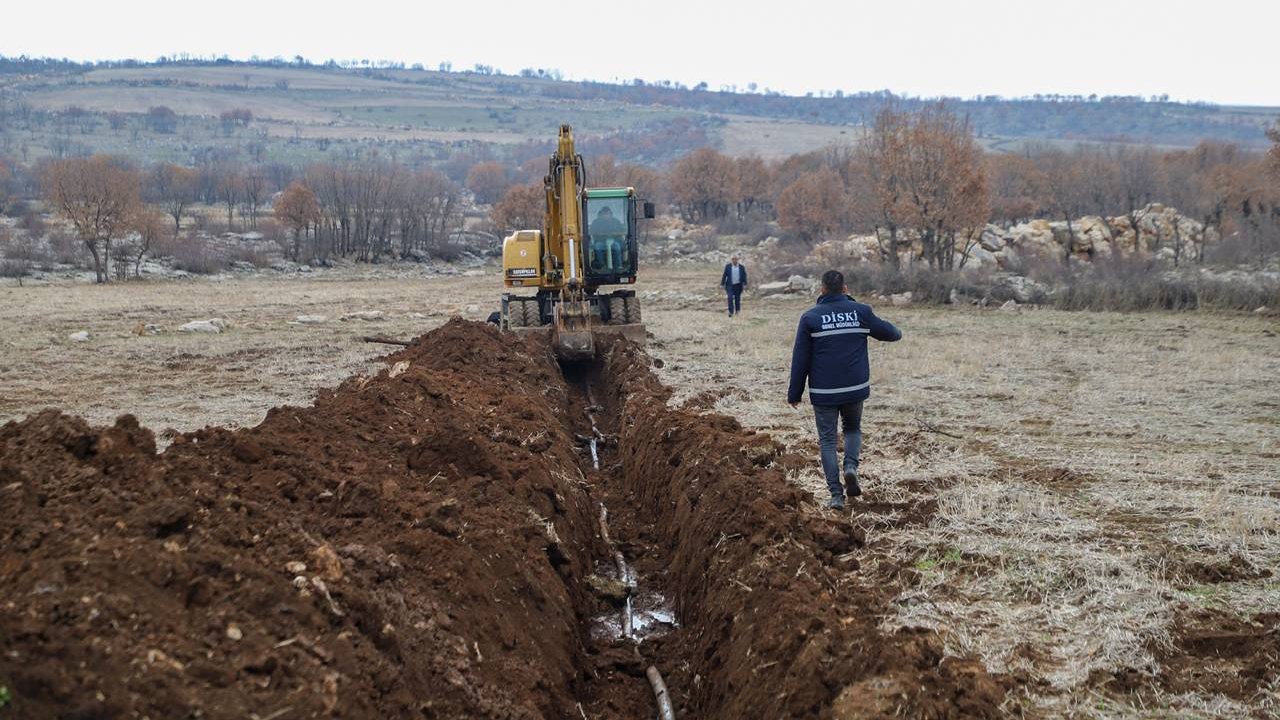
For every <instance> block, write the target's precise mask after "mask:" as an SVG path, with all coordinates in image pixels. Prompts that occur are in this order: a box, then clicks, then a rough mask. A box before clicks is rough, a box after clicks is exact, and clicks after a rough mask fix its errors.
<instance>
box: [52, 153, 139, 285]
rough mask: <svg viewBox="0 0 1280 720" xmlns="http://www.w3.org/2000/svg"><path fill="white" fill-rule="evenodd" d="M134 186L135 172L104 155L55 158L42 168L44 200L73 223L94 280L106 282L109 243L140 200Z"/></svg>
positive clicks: (136, 181)
mask: <svg viewBox="0 0 1280 720" xmlns="http://www.w3.org/2000/svg"><path fill="white" fill-rule="evenodd" d="M140 185H141V183H140V181H139V178H138V173H137V171H136V170H134V169H133V168H132V167H131V166H129V165H128V164H126V163H124V162H123V161H121V160H119V159H116V158H112V157H108V156H105V155H94V156H93V157H90V158H72V159H68V160H59V161H56V162H53V163H51V164H50V165H49V166H48V167H47V168H46V169H45V175H44V195H45V199H46V200H47V201H48V202H49V204H50V205H51V206H52V207H54V208H56V209H57V211H58V213H59V214H60V215H62V216H63V217H64V218H66V219H67V220H68V221H69V222H70V223H71V224H72V225H73V226H74V227H75V229H76V234H77V235H78V236H79V238H80V240H81V241H82V242H83V243H84V245H85V248H86V249H88V251H89V254H90V255H92V256H93V269H94V275H95V277H96V279H97V281H98V282H100V283H103V282H106V281H107V269H108V268H109V267H110V262H111V243H112V241H113V240H114V239H116V238H118V237H120V236H121V235H123V234H124V233H125V232H127V231H128V230H129V229H130V223H132V222H133V221H134V219H135V217H136V215H137V213H138V210H139V207H140V206H141V204H142V196H141V189H140Z"/></svg>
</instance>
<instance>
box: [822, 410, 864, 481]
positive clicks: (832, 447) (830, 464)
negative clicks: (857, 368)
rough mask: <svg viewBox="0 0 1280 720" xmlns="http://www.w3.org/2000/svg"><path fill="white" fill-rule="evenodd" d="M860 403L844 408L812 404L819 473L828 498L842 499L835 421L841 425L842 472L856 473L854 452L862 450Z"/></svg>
mask: <svg viewBox="0 0 1280 720" xmlns="http://www.w3.org/2000/svg"><path fill="white" fill-rule="evenodd" d="M862 403H863V401H862V400H855V401H854V402H850V403H845V404H844V405H814V406H813V416H814V418H815V419H817V421H818V450H819V452H820V454H821V455H822V474H823V475H825V476H826V478H827V489H828V490H830V491H831V496H832V497H843V496H844V485H842V484H841V483H840V463H839V461H838V458H837V457H836V440H837V438H838V434H837V428H836V419H837V418H839V419H840V421H841V424H842V425H843V426H844V427H843V429H844V470H845V471H846V472H848V471H850V470H852V471H853V472H857V471H858V453H859V452H861V451H862Z"/></svg>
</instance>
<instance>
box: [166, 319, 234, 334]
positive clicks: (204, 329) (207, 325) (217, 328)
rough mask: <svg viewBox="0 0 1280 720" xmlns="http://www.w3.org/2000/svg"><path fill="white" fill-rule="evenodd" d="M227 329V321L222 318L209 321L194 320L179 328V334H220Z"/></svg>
mask: <svg viewBox="0 0 1280 720" xmlns="http://www.w3.org/2000/svg"><path fill="white" fill-rule="evenodd" d="M226 328H227V321H226V320H223V319H222V318H210V319H208V320H192V321H191V322H189V323H187V324H185V325H182V326H180V327H179V328H178V332H187V333H220V332H222V331H223V330H225V329H226Z"/></svg>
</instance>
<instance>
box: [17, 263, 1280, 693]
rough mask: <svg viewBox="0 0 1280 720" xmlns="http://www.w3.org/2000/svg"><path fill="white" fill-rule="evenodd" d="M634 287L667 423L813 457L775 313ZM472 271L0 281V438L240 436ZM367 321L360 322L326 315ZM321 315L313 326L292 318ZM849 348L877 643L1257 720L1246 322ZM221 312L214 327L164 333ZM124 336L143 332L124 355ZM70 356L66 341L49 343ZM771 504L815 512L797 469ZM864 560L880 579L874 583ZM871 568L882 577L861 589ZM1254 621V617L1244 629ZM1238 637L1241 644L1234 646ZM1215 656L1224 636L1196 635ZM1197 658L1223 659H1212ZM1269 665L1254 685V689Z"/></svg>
mask: <svg viewBox="0 0 1280 720" xmlns="http://www.w3.org/2000/svg"><path fill="white" fill-rule="evenodd" d="M644 275H645V277H643V278H642V279H643V280H644V282H643V283H642V285H641V286H640V287H639V290H640V291H641V292H642V293H646V294H648V296H649V299H648V300H647V301H646V302H647V304H646V307H645V313H646V321H647V323H648V325H649V328H650V330H651V331H652V333H653V336H654V337H653V340H652V341H651V352H652V353H653V355H654V356H656V357H658V358H661V359H662V360H663V361H664V367H663V369H662V370H661V373H662V376H663V379H664V380H665V381H666V382H667V383H669V384H671V385H672V386H674V387H675V388H676V390H677V392H676V395H675V396H674V397H673V399H672V402H673V403H685V404H689V405H691V406H694V407H703V408H706V409H714V410H717V411H720V412H723V413H726V414H729V415H732V416H734V417H736V418H738V420H739V421H740V422H741V423H742V424H744V425H746V426H749V427H755V428H760V429H763V430H766V431H768V432H770V433H772V434H774V435H775V436H776V437H777V438H779V439H780V440H781V441H783V442H785V443H787V444H789V445H790V446H792V448H793V449H797V450H800V451H802V452H806V453H810V454H814V455H815V456H816V445H815V442H814V433H813V430H812V427H811V426H812V415H811V412H809V411H808V410H807V406H801V409H800V410H793V409H791V408H790V407H789V406H787V405H786V404H785V402H784V399H785V386H786V381H787V368H788V363H789V357H790V345H791V340H792V335H793V332H794V327H795V319H796V316H797V315H798V314H799V313H800V312H801V311H802V310H803V309H804V308H805V307H806V303H807V300H806V299H805V298H800V297H789V298H784V299H769V300H757V299H755V298H750V297H749V298H746V299H745V302H744V304H745V313H744V315H743V316H742V317H740V318H737V319H734V320H732V321H730V320H729V319H727V318H725V317H723V312H722V310H721V307H720V296H719V295H718V293H717V292H716V288H715V280H716V278H717V277H718V271H717V270H716V269H715V268H711V269H705V268H704V269H697V268H689V267H680V268H657V269H652V270H649V271H647V272H646V273H645V274H644ZM498 285H499V281H498V276H497V274H496V273H494V272H489V273H487V274H485V275H484V276H482V277H461V276H458V277H428V276H423V275H419V274H417V271H416V270H411V269H410V270H406V269H402V268H401V269H395V270H387V269H375V270H350V269H346V270H337V271H330V272H325V273H314V274H311V275H297V276H290V277H278V278H268V277H262V276H246V277H244V278H239V279H236V278H232V279H221V280H208V279H204V280H193V281H171V282H149V283H137V284H126V285H112V286H106V287H100V286H91V285H85V284H75V285H66V284H63V285H46V286H34V287H32V286H28V287H21V288H19V287H17V286H15V285H13V284H5V285H0V306H3V307H4V308H5V312H4V313H3V315H2V316H0V338H2V340H0V343H2V344H0V422H3V421H6V420H11V419H17V418H21V417H23V416H25V415H26V414H28V413H32V412H35V411H36V410H38V409H40V408H43V407H48V406H53V407H59V408H62V409H64V410H66V411H67V412H70V413H74V414H78V415H82V416H84V417H86V418H88V419H89V420H90V421H92V422H94V423H109V422H110V421H112V420H113V419H114V417H115V416H116V415H118V414H120V413H125V412H130V413H133V414H135V415H137V416H138V417H139V419H140V420H141V421H142V423H143V424H144V425H147V426H149V427H151V428H153V429H155V430H156V431H157V432H158V433H159V432H160V431H162V430H165V429H169V428H172V429H175V430H189V429H193V428H198V427H201V426H204V425H208V424H216V425H238V426H243V425H251V424H255V423H256V422H258V421H259V420H261V419H262V417H263V416H264V414H265V412H266V410H267V409H268V408H270V407H272V406H275V405H280V404H299V403H307V402H308V401H309V398H311V397H312V396H313V395H314V393H315V392H316V391H317V390H318V389H320V388H323V387H326V386H330V385H333V384H335V383H336V382H337V381H339V380H340V379H341V378H343V377H345V376H348V375H350V374H352V373H355V372H361V371H363V370H365V369H366V368H367V367H368V366H369V363H371V362H373V361H375V360H376V358H377V356H379V355H381V354H383V353H385V352H387V350H388V349H389V348H387V347H386V346H378V345H369V344H365V343H362V342H360V341H359V339H358V338H359V337H360V336H361V335H366V334H384V335H391V336H400V337H408V336H411V335H414V334H417V333H420V332H423V331H425V330H428V329H430V328H432V327H435V326H437V325H439V324H441V323H443V322H444V321H445V320H446V319H447V318H448V317H450V316H451V315H454V314H461V315H462V316H464V317H468V318H473V319H477V320H479V319H483V318H484V316H485V315H487V314H488V312H489V310H490V309H491V308H492V307H493V306H494V305H495V304H496V303H495V301H496V296H497V294H498V292H499V289H498ZM364 310H378V311H382V312H383V313H385V315H384V317H383V318H382V319H380V320H373V321H364V320H354V319H352V320H346V321H343V320H340V319H339V318H340V317H341V316H342V315H343V314H345V313H350V312H355V311H364ZM300 314H311V315H325V316H327V321H326V322H323V323H320V324H297V323H296V322H293V321H294V320H295V318H296V317H297V316H298V315H300ZM881 314H883V315H884V316H885V317H887V318H888V319H890V320H892V321H893V322H895V323H897V324H898V325H899V326H900V327H901V328H902V329H903V332H904V339H903V340H902V342H900V343H897V344H893V345H877V346H875V347H874V348H873V350H872V367H873V379H874V383H875V384H874V386H873V393H872V398H871V400H870V401H869V402H868V406H867V413H866V419H865V426H864V431H865V433H866V440H865V444H864V463H863V477H864V481H863V485H864V487H865V488H866V495H865V496H864V498H863V499H862V500H861V501H860V503H855V504H854V505H853V507H852V509H851V510H850V511H848V514H849V516H850V521H851V522H854V523H861V522H862V521H861V520H860V517H859V510H858V507H859V505H860V504H866V503H874V504H876V506H877V507H878V508H880V509H890V510H894V511H898V512H900V514H901V515H902V517H903V518H904V519H908V520H913V521H909V522H901V523H894V524H892V525H891V526H885V525H884V524H883V523H881V524H880V525H876V526H870V527H865V528H864V529H865V530H866V533H867V538H868V544H867V547H866V548H865V549H863V550H861V551H859V552H860V553H861V555H860V557H859V561H860V563H861V566H862V571H863V572H864V573H866V572H872V573H875V572H877V569H878V568H890V567H899V566H900V565H901V563H902V561H903V560H906V561H908V562H909V564H910V565H911V567H912V568H913V573H914V574H913V576H912V577H910V578H905V579H904V578H901V577H895V578H888V577H886V578H885V581H886V582H895V583H902V585H903V587H905V588H907V589H906V590H904V591H903V592H902V593H901V594H900V596H899V597H898V598H897V600H896V603H895V606H894V608H893V610H892V612H890V613H887V614H886V615H885V617H883V618H882V622H883V624H884V625H885V626H886V627H888V628H893V627H897V626H916V627H920V626H923V627H929V628H933V629H935V630H936V631H937V632H938V633H939V634H940V635H941V636H942V637H943V638H944V639H945V641H946V645H947V647H948V649H949V651H950V652H953V653H955V654H966V655H976V656H979V657H981V658H982V659H983V660H984V661H985V662H986V663H987V665H988V666H989V667H990V668H991V669H992V670H994V671H997V672H1001V673H1007V674H1008V675H1009V676H1011V677H1012V678H1013V679H1014V680H1015V685H1014V690H1013V691H1012V692H1011V694H1010V700H1009V701H1008V703H1007V705H1008V711H1009V713H1010V715H1025V716H1030V717H1049V716H1055V717H1056V716H1074V717H1135V716H1136V717H1186V716H1197V717H1199V716H1213V717H1251V716H1252V717H1276V716H1277V715H1278V714H1280V680H1277V679H1276V678H1275V676H1274V674H1272V676H1271V677H1270V678H1266V677H1263V678H1261V679H1260V680H1259V681H1258V682H1255V683H1254V684H1253V685H1251V686H1250V687H1251V688H1252V689H1251V690H1250V691H1249V692H1247V693H1246V692H1242V691H1241V690H1240V686H1239V684H1238V682H1237V681H1236V677H1237V675H1238V674H1242V675H1241V676H1243V674H1247V673H1248V672H1254V671H1255V670H1256V668H1253V667H1252V666H1249V667H1246V665H1248V662H1252V661H1256V660H1257V658H1253V657H1242V656H1241V655H1240V653H1238V652H1234V651H1233V650H1232V649H1231V647H1225V649H1224V643H1225V645H1226V646H1230V645H1231V644H1232V639H1233V638H1235V639H1238V640H1240V641H1241V642H1240V643H1237V644H1243V643H1244V641H1245V640H1247V639H1248V638H1249V637H1253V636H1262V635H1265V634H1266V633H1267V632H1268V629H1267V626H1266V623H1268V622H1269V623H1271V629H1270V630H1269V632H1270V633H1271V634H1272V635H1274V634H1275V633H1276V632H1277V630H1276V629H1275V627H1274V625H1275V623H1276V615H1275V610H1276V608H1278V607H1280V576H1277V575H1275V574H1274V572H1275V568H1277V566H1278V565H1280V471H1278V470H1277V468H1278V467H1280V462H1278V460H1280V386H1278V385H1277V384H1276V383H1275V378H1276V377H1277V376H1280V324H1277V322H1276V320H1275V319H1274V318H1264V317H1259V316H1253V315H1248V316H1246V315H1210V314H1178V315H1174V314H1142V315H1121V314H1105V313H1099V314H1084V313H1061V312H1056V311H1048V310H1035V311H1019V312H1008V311H999V310H994V309H991V310H986V309H984V310H979V309H976V308H967V307H966V308H953V309H943V308H883V309H881ZM211 317H221V318H224V319H226V320H227V321H228V323H229V328H228V330H227V331H226V332H224V333H222V334H217V335H195V334H185V333H177V332H174V330H175V329H176V327H177V326H178V325H180V324H182V323H184V322H187V321H189V320H194V319H203V318H211ZM138 323H155V324H159V325H161V326H163V328H164V332H162V333H161V334H159V335H155V336H139V335H135V334H134V333H133V328H134V327H135V326H136V325H137V324H138ZM80 330H87V331H89V332H90V333H91V339H90V340H89V341H88V342H80V343H77V342H72V341H70V340H69V339H68V335H69V334H70V333H73V332H77V331H80ZM793 479H794V481H795V482H796V483H798V484H800V485H802V486H803V487H806V488H809V489H812V490H814V491H815V492H817V493H818V495H817V496H816V498H815V503H814V508H813V512H826V511H824V510H822V509H820V508H819V502H818V500H820V499H822V498H821V490H822V488H821V480H820V478H819V472H818V467H817V463H816V457H815V462H814V464H813V465H812V467H811V468H810V469H808V470H805V471H802V472H798V473H795V474H794V478H793ZM890 561H892V562H890ZM886 572H887V570H886ZM1268 613H1270V614H1268ZM1250 628H1252V629H1253V631H1252V634H1251V630H1250ZM1224 633H1225V634H1224ZM1223 638H1226V639H1225V640H1224V639H1223ZM1270 662H1271V663H1272V664H1271V665H1269V666H1266V665H1264V667H1271V668H1274V667H1276V665H1275V659H1274V658H1272V660H1271V661H1270Z"/></svg>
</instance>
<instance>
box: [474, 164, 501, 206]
mask: <svg viewBox="0 0 1280 720" xmlns="http://www.w3.org/2000/svg"><path fill="white" fill-rule="evenodd" d="M510 184H511V182H510V181H509V180H508V179H507V169H506V168H505V167H503V166H502V165H501V164H500V163H497V162H493V161H489V162H482V163H479V164H478V165H476V166H474V167H472V168H471V170H470V171H469V172H468V173H467V189H468V190H470V191H471V192H472V194H474V195H475V196H476V202H478V203H482V204H485V205H488V204H491V203H495V202H497V201H499V200H501V199H502V194H503V193H504V192H506V190H507V187H508V186H509V185H510Z"/></svg>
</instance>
